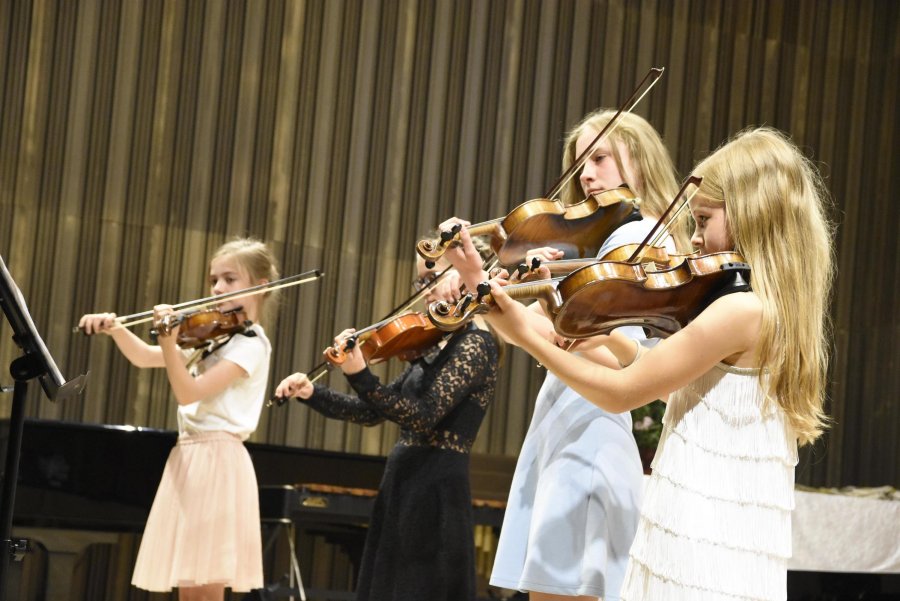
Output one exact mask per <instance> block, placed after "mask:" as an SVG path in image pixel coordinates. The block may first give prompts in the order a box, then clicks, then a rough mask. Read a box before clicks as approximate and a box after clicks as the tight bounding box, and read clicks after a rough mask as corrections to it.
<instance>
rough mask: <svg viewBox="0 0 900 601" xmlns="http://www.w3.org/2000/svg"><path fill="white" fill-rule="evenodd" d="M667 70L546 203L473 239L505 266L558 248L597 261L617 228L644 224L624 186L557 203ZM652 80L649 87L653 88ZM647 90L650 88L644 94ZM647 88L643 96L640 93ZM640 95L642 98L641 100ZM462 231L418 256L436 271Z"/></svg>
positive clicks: (431, 243) (635, 96)
mask: <svg viewBox="0 0 900 601" xmlns="http://www.w3.org/2000/svg"><path fill="white" fill-rule="evenodd" d="M663 71H664V69H659V68H653V69H650V71H649V72H648V73H647V75H646V76H645V77H644V79H643V80H641V82H640V83H639V84H638V86H637V88H636V89H635V90H634V92H633V93H632V94H631V96H630V97H629V98H628V100H626V101H625V103H624V104H623V105H622V106H621V107H620V108H619V110H618V111H617V112H616V114H615V115H614V116H613V118H612V119H610V121H609V123H607V124H606V126H605V127H604V128H603V129H602V130H601V131H600V132H598V133H597V135H596V137H594V139H593V141H592V142H591V143H590V144H588V145H587V147H586V148H585V149H584V151H583V152H582V153H581V154H580V155H579V156H578V157H577V158H576V159H575V161H574V162H573V163H572V164H571V165H570V166H569V168H568V169H566V171H565V172H564V173H563V174H562V175H561V176H560V178H559V179H558V180H557V181H556V183H554V184H553V185H552V186H551V187H550V190H548V191H547V193H546V194H544V197H543V198H538V199H534V200H529V201H527V202H525V203H523V204H521V205H519V206H518V207H516V208H515V209H513V210H512V211H511V212H510V213H509V214H508V215H507V216H506V217H503V218H500V219H494V220H490V221H485V222H482V223H476V224H472V225H469V226H468V227H467V228H466V229H467V230H468V231H469V233H470V234H471V235H473V236H488V237H490V245H491V249H492V250H493V251H494V254H496V255H497V258H498V259H499V261H500V263H501V264H502V265H515V264H517V263H519V262H521V261H522V259H523V258H524V257H525V255H526V254H527V253H528V251H529V250H531V249H534V248H539V247H541V246H553V247H554V248H558V249H559V250H562V251H563V252H564V253H565V256H566V257H568V258H570V259H571V258H577V257H587V256H596V255H597V253H598V251H599V249H600V246H601V245H602V244H603V242H604V241H605V240H606V239H607V238H608V237H609V235H610V234H611V233H612V232H613V230H615V229H617V228H618V227H620V226H622V225H624V224H626V223H629V222H631V221H636V220H639V219H641V214H640V211H639V210H638V204H639V201H638V199H637V198H635V196H634V194H633V193H632V192H631V190H629V189H628V188H627V186H622V187H620V188H614V189H612V190H605V191H604V192H602V193H600V194H596V195H591V196H588V198H586V199H584V200H583V201H581V202H578V203H575V204H573V205H570V206H565V205H563V204H562V202H561V201H560V200H559V199H558V198H556V197H557V194H559V192H560V191H561V190H562V188H563V186H565V184H566V183H567V182H568V181H569V180H571V178H572V177H574V176H575V174H576V173H577V172H578V171H579V170H580V169H581V167H582V166H583V165H584V163H585V162H586V161H587V159H588V158H589V157H590V155H591V153H592V152H593V151H594V148H595V147H596V146H597V145H598V144H599V143H600V141H601V140H603V139H605V137H606V136H607V135H608V134H609V132H611V131H612V130H613V129H614V128H615V127H616V126H617V125H618V121H619V117H620V116H621V115H622V113H623V112H625V111H630V110H632V109H633V108H634V107H635V106H636V105H637V103H638V102H640V100H641V99H642V98H643V97H644V96H645V95H646V94H647V92H649V91H650V89H651V88H652V87H653V86H654V85H655V84H656V82H657V81H659V78H660V77H662V74H663ZM648 81H649V83H648ZM645 85H646V89H643V88H644V87H645ZM642 89H643V93H641V91H642ZM639 94H640V95H639ZM461 229H462V226H460V225H456V226H454V227H453V228H452V229H451V230H450V231H446V232H441V235H440V238H439V239H438V240H420V241H419V242H418V243H417V244H416V251H417V252H418V253H419V256H421V257H422V258H423V259H425V264H426V265H427V266H428V267H429V268H431V267H433V266H434V263H435V262H436V261H437V260H438V259H440V258H441V257H442V256H443V255H444V253H445V252H446V251H447V250H448V249H449V248H451V247H452V246H453V245H454V244H455V243H456V242H457V241H458V240H459V232H460V231H461Z"/></svg>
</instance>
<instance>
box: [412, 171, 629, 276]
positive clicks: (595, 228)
mask: <svg viewBox="0 0 900 601" xmlns="http://www.w3.org/2000/svg"><path fill="white" fill-rule="evenodd" d="M638 204H639V201H638V200H637V198H635V195H634V193H633V192H632V191H631V190H629V189H628V187H627V186H622V187H619V188H613V189H610V190H605V191H603V192H602V193H600V194H596V195H593V196H588V197H587V198H586V199H585V200H583V201H581V202H579V203H576V204H573V205H569V206H565V205H563V203H562V202H561V201H560V200H559V199H556V200H551V199H548V198H537V199H534V200H529V201H527V202H525V203H523V204H521V205H519V206H518V207H516V208H515V209H513V210H512V211H511V212H510V213H509V214H508V215H507V216H506V217H504V218H502V219H494V220H491V221H485V222H483V223H475V224H472V225H470V226H468V227H467V228H466V229H468V231H469V233H470V234H471V235H473V236H488V237H489V239H490V245H491V249H492V250H493V251H494V253H495V254H496V255H497V257H498V259H499V260H500V263H501V264H503V265H514V264H516V263H519V262H521V261H522V259H523V258H524V257H525V255H526V254H527V253H528V251H529V250H532V249H534V248H538V247H541V246H552V247H554V248H558V249H559V250H561V251H563V252H564V253H565V256H567V257H569V258H576V257H587V256H596V255H597V252H598V251H599V250H600V246H602V245H603V242H604V241H605V240H606V239H607V238H608V237H609V235H610V234H611V233H612V232H613V231H614V230H615V229H617V228H619V227H620V226H622V225H624V224H626V223H630V222H632V221H639V220H640V219H641V218H642V217H641V213H640V210H639V209H638ZM461 229H462V226H460V225H455V226H453V228H452V229H451V230H449V231H446V232H441V237H440V239H439V240H420V241H419V242H418V243H417V244H416V252H418V253H419V256H421V257H422V258H423V259H425V261H426V264H427V265H429V266H431V265H433V264H434V263H435V262H436V261H437V260H438V259H440V258H441V257H442V256H443V255H444V253H445V252H446V251H447V250H448V249H449V248H450V247H451V246H452V245H453V243H454V242H455V241H456V240H458V238H459V232H460V230H461Z"/></svg>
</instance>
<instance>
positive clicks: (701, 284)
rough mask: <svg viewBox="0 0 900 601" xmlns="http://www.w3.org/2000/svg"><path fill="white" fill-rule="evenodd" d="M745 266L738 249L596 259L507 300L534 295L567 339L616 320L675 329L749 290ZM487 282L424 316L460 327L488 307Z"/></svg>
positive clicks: (662, 331)
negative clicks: (665, 263)
mask: <svg viewBox="0 0 900 601" xmlns="http://www.w3.org/2000/svg"><path fill="white" fill-rule="evenodd" d="M749 281H750V266H749V265H748V264H747V263H746V262H745V261H744V258H743V256H742V255H741V254H740V253H737V252H717V253H711V254H708V255H692V256H685V257H684V258H683V259H682V260H681V261H680V262H679V263H678V264H677V265H675V266H672V267H668V268H666V269H661V270H652V269H647V268H645V265H644V264H641V263H634V262H622V261H599V262H596V263H594V264H591V265H588V266H586V267H582V268H581V269H578V270H576V271H573V272H572V273H571V274H569V275H567V276H565V277H564V278H561V279H551V280H543V281H540V282H534V283H525V284H513V285H510V286H507V287H506V288H505V289H504V291H505V292H507V294H509V296H510V297H511V298H514V299H517V300H522V299H528V298H536V299H538V300H539V301H540V302H541V304H542V305H543V307H544V310H545V311H546V313H547V315H548V316H549V317H550V318H551V320H552V321H553V327H554V329H555V330H556V332H557V333H558V334H559V335H560V336H563V337H565V338H571V339H580V338H589V337H591V336H596V335H598V334H607V333H609V332H610V331H612V330H613V329H615V328H618V327H621V326H642V327H644V328H646V329H647V330H649V331H650V332H651V333H653V334H655V335H656V336H660V337H666V336H669V335H671V334H674V333H675V332H677V331H678V330H680V329H681V328H683V327H684V326H685V325H687V324H688V323H689V322H690V321H692V320H693V319H694V318H696V317H697V315H699V314H700V313H701V311H703V309H705V308H706V307H707V306H708V305H709V304H710V303H711V302H712V301H714V300H715V299H716V298H719V297H720V296H722V295H724V294H728V293H731V292H739V291H744V290H748V289H749ZM493 304H494V301H493V297H492V296H491V294H490V285H488V283H487V282H482V283H481V284H479V285H478V290H477V296H475V297H473V296H472V295H471V294H468V295H466V297H464V298H463V299H462V300H460V302H459V303H458V304H457V305H456V306H453V305H450V304H449V303H446V302H444V301H436V302H434V303H432V304H431V305H429V307H428V317H429V319H431V320H432V322H433V323H434V324H435V325H436V326H437V327H439V328H441V329H443V330H447V331H453V330H455V329H458V328H459V327H460V326H461V325H462V324H464V323H465V322H467V321H468V320H469V319H471V317H473V316H474V315H476V314H478V313H485V312H487V311H489V310H490V309H491V307H492V306H493Z"/></svg>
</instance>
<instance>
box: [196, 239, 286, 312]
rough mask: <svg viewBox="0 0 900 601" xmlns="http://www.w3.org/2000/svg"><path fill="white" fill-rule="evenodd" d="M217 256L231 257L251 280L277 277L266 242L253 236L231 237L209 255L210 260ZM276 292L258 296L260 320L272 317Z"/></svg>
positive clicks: (274, 264)
mask: <svg viewBox="0 0 900 601" xmlns="http://www.w3.org/2000/svg"><path fill="white" fill-rule="evenodd" d="M219 257H233V258H234V260H235V261H237V263H238V265H240V266H241V268H242V269H244V270H245V271H246V272H247V275H249V276H250V281H251V282H258V281H259V280H268V281H269V282H274V281H275V280H277V279H278V278H279V274H278V262H277V261H276V260H275V255H273V254H272V251H271V250H270V249H269V247H268V246H266V244H265V243H264V242H262V241H260V240H257V239H255V238H233V239H231V240H229V241H228V242H226V243H225V244H223V245H222V246H220V247H219V248H218V249H216V251H215V252H214V253H213V255H212V257H210V262H212V261H213V260H214V259H218V258H219ZM277 294H278V292H277V291H274V292H265V293H263V294H261V295H260V296H259V298H260V301H259V313H260V321H262V322H268V321H269V320H270V319H271V318H272V312H273V310H272V309H273V308H272V305H274V304H276V303H275V302H267V301H273V297H275V295H277Z"/></svg>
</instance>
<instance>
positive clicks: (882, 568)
mask: <svg viewBox="0 0 900 601" xmlns="http://www.w3.org/2000/svg"><path fill="white" fill-rule="evenodd" d="M796 501H797V507H796V509H795V510H794V513H793V519H792V528H793V541H794V556H793V557H792V558H791V560H790V561H789V562H788V569H790V570H806V571H816V572H878V573H883V574H884V573H900V501H897V500H886V499H875V498H864V497H858V496H852V495H845V494H828V493H820V492H806V491H802V490H797V491H796Z"/></svg>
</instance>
